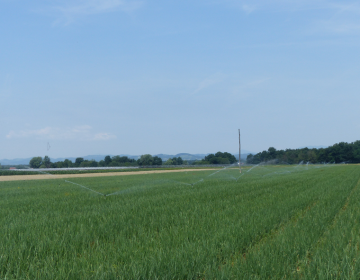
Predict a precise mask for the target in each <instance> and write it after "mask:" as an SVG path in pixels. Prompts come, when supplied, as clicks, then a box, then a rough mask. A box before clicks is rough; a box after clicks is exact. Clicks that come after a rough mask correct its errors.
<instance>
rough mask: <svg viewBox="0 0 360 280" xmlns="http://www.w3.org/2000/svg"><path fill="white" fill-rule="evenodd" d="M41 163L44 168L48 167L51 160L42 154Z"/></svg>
mask: <svg viewBox="0 0 360 280" xmlns="http://www.w3.org/2000/svg"><path fill="white" fill-rule="evenodd" d="M42 165H44V166H45V168H50V166H51V161H50V158H49V157H48V156H44V158H43V160H42Z"/></svg>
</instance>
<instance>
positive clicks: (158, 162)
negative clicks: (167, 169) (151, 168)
mask: <svg viewBox="0 0 360 280" xmlns="http://www.w3.org/2000/svg"><path fill="white" fill-rule="evenodd" d="M162 163H163V162H162V159H161V158H159V157H157V156H155V157H153V165H162Z"/></svg>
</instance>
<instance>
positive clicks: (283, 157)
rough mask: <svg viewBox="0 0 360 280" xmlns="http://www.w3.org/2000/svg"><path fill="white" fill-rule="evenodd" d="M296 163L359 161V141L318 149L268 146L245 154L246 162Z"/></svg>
mask: <svg viewBox="0 0 360 280" xmlns="http://www.w3.org/2000/svg"><path fill="white" fill-rule="evenodd" d="M269 161H271V162H273V163H289V164H297V163H299V162H301V161H303V162H309V163H320V162H327V163H342V162H346V163H360V141H359V140H358V141H355V142H351V143H346V142H340V143H337V144H334V145H332V146H330V147H327V148H320V149H316V148H314V149H309V148H302V149H286V150H276V149H275V148H274V147H270V148H269V149H268V150H267V151H262V152H260V153H257V154H255V155H253V154H249V155H248V156H247V163H249V164H259V163H261V162H269Z"/></svg>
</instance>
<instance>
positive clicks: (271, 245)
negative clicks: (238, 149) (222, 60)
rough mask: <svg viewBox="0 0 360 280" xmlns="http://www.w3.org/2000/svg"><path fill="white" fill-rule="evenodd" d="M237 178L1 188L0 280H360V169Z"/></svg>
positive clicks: (262, 170)
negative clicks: (270, 279) (271, 279)
mask: <svg viewBox="0 0 360 280" xmlns="http://www.w3.org/2000/svg"><path fill="white" fill-rule="evenodd" d="M248 171H249V172H248ZM239 176H240V174H239V171H238V170H236V169H225V170H221V171H219V172H217V173H215V172H214V170H209V171H196V172H183V173H166V174H149V175H132V176H116V177H98V178H71V179H68V180H67V181H69V182H71V183H69V182H65V180H64V179H62V180H60V179H59V180H57V179H56V180H38V181H16V182H0V279H269V278H273V279H284V278H286V279H289V278H290V279H359V278H360V248H359V246H360V187H359V185H360V183H359V182H360V165H325V166H306V165H301V166H258V167H254V168H252V169H251V170H250V169H249V168H248V169H246V170H244V171H243V173H242V175H241V177H239ZM73 183H75V184H78V185H75V184H73ZM85 187H86V188H88V189H86V188H85ZM89 189H91V190H93V191H91V190H89ZM99 193H100V194H99ZM102 194H104V195H102ZM108 194H111V195H108ZM105 195H108V196H105Z"/></svg>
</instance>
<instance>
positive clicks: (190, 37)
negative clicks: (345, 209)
mask: <svg viewBox="0 0 360 280" xmlns="http://www.w3.org/2000/svg"><path fill="white" fill-rule="evenodd" d="M359 47H360V2H359V1H347V0H342V1H337V0H334V1H326V0H311V1H310V0H302V1H301V0H251V1H247V0H222V1H220V0H198V1H189V0H181V1H163V0H157V1H150V0H134V1H133V0H102V1H101V0H71V1H70V0H33V1H25V0H0V158H8V159H13V158H24V157H32V156H44V155H49V156H51V157H77V156H86V155H96V154H111V155H117V154H129V155H141V154H145V153H150V154H160V153H164V154H176V153H214V152H217V151H223V152H224V151H226V152H231V153H236V151H237V150H238V129H239V128H240V129H241V140H242V149H244V150H245V151H250V152H254V153H256V152H260V151H262V150H267V149H268V148H269V147H271V146H272V147H275V148H276V149H286V148H299V147H305V146H330V145H333V144H335V143H338V142H353V141H356V140H360V122H359V118H360V110H359V104H360V94H359V93H360V92H359V90H360V79H359V77H358V76H359V70H360V55H359ZM47 143H49V144H50V146H51V148H50V149H49V150H47Z"/></svg>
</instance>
